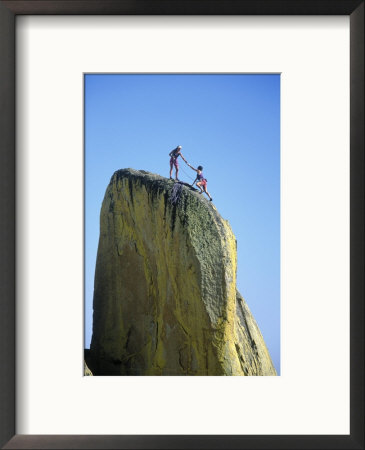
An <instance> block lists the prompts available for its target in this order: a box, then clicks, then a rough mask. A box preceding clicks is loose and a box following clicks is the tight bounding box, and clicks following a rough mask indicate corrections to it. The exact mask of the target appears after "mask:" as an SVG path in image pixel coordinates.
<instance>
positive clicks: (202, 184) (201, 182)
mask: <svg viewBox="0 0 365 450" xmlns="http://www.w3.org/2000/svg"><path fill="white" fill-rule="evenodd" d="M198 183H200V186H205V187H207V180H200V181H198Z"/></svg>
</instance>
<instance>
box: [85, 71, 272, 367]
mask: <svg viewBox="0 0 365 450" xmlns="http://www.w3.org/2000/svg"><path fill="white" fill-rule="evenodd" d="M177 145H181V146H182V154H183V155H184V156H185V158H186V159H187V161H188V162H189V163H190V164H191V165H192V166H194V167H197V166H198V165H199V164H200V165H202V166H203V167H204V175H205V177H206V178H207V179H208V190H209V192H210V194H211V195H212V197H213V199H214V202H213V203H214V205H215V206H216V208H217V209H218V211H219V212H220V214H221V215H222V217H223V218H224V219H226V220H228V221H229V223H230V225H231V227H232V230H233V232H234V234H235V236H236V239H237V256H238V269H237V287H238V290H239V291H240V293H241V294H242V296H243V297H244V298H245V300H246V302H247V304H248V306H249V308H250V309H251V312H252V314H253V315H254V317H255V319H256V321H257V323H258V325H259V328H260V330H261V332H262V334H263V336H264V339H265V342H266V345H267V347H268V349H269V352H270V355H271V357H272V359H273V362H274V365H275V367H276V370H277V371H278V373H280V75H277V74H265V75H264V74H257V75H255V74H252V75H248V74H244V75H241V74H235V75H230V74H226V75H225V74H206V75H203V74H202V75H195V74H185V75H184V74H181V75H178V74H173V75H170V74H166V75H158V74H156V75H153V74H151V75H146V74H136V75H132V74H131V75H122V74H121V75H119V74H105V75H104V74H103V75H102V74H88V75H85V347H86V348H88V347H89V345H90V340H91V334H92V298H93V283H94V271H95V262H96V253H97V245H98V239H99V214H100V208H101V204H102V201H103V197H104V193H105V190H106V187H107V185H108V183H109V181H110V178H111V176H112V175H113V173H114V172H115V171H116V170H118V169H122V168H127V167H131V168H134V169H143V170H147V171H149V172H153V173H157V174H160V175H162V176H166V177H168V176H169V157H168V153H169V152H170V151H171V150H172V149H173V148H175V147H176V146H177ZM180 168H181V169H182V170H181V171H180V174H179V178H180V179H182V180H184V181H187V182H189V181H190V182H192V180H193V179H194V178H195V176H194V173H195V172H193V171H192V170H191V169H189V168H188V167H187V166H186V165H185V163H184V162H183V161H182V160H180Z"/></svg>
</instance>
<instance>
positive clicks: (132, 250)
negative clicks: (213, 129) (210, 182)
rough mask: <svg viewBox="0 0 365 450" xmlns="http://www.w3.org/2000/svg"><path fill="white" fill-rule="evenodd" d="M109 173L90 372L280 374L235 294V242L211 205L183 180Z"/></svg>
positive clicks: (130, 171)
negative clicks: (177, 189)
mask: <svg viewBox="0 0 365 450" xmlns="http://www.w3.org/2000/svg"><path fill="white" fill-rule="evenodd" d="M173 186H174V182H173V181H171V180H168V179H166V178H163V177H161V176H159V175H155V174H151V173H148V172H145V171H137V170H133V169H123V170H119V171H117V172H115V173H114V175H113V176H112V178H111V181H110V184H109V186H108V187H107V190H106V193H105V197H104V201H103V204H102V208H101V215H100V239H99V247H98V255H97V262H96V271H95V288H94V316H93V336H92V342H91V350H90V358H91V361H90V362H88V365H89V367H90V369H91V371H92V373H93V375H276V372H275V369H274V367H273V364H272V361H271V358H270V356H269V353H268V351H267V348H266V345H265V343H264V340H263V338H262V335H261V333H260V331H259V329H258V327H257V324H256V322H255V320H254V318H253V317H252V315H251V313H250V311H249V309H248V307H247V304H246V303H245V301H244V300H243V298H242V297H241V296H240V294H239V293H238V292H237V290H236V268H237V254H236V240H235V236H234V235H233V233H232V230H231V228H230V226H229V224H228V222H227V221H226V220H224V219H223V218H222V217H221V216H220V214H219V213H218V212H217V210H216V208H215V207H214V205H213V204H212V203H211V202H209V201H207V199H206V198H204V197H203V196H202V195H200V194H198V192H197V191H195V190H194V189H193V188H191V187H189V186H188V185H184V186H183V187H182V190H181V196H180V199H179V200H178V202H177V203H176V204H172V203H171V198H172V196H171V193H172V189H173Z"/></svg>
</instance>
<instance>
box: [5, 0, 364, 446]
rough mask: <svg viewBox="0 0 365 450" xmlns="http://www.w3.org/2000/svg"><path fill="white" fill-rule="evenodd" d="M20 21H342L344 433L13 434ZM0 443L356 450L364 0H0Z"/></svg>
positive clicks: (359, 440) (360, 387)
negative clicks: (346, 149)
mask: <svg viewBox="0 0 365 450" xmlns="http://www.w3.org/2000/svg"><path fill="white" fill-rule="evenodd" d="M24 14H26V15H27V14H43V15H57V14H72V15H74V14H76V15H79V14H84V15H90V14H97V15H102V14H108V15H114V14H123V15H139V14H141V15H157V14H159V15H177V14H187V15H191V14H195V15H203V14H204V15H227V14H229V15H347V16H349V18H350V47H351V48H350V72H351V73H350V82H351V85H350V101H351V105H350V108H351V110H350V120H351V123H350V170H351V174H350V434H349V435H313V436H308V435H304V436H301V435H272V436H268V435H257V436H253V435H218V436H216V435H200V436H195V435H194V436H188V435H158V436H157V435H153V436H152V435H151V436H147V435H88V436H83V435H57V436H55V435H37V436H35V435H16V430H15V414H16V406H15V400H16V392H15V375H16V366H15V307H16V304H15V298H16V278H15V275H16V273H15V263H16V255H15V252H16V242H15V234H16V233H15V230H16V215H15V200H16V191H15V177H16V174H15V162H16V154H15V144H16V137H15V136H16V130H15V113H16V111H15V96H16V92H15V69H16V68H15V29H16V23H15V19H16V16H17V15H24ZM0 186H1V190H0V245H1V247H0V445H2V448H6V449H15V448H16V449H28V448H33V449H35V448H39V449H53V448H64V449H76V448H79V449H141V448H144V449H185V448H186V449H187V448H189V449H198V448H199V449H223V448H224V449H251V448H252V449H364V268H365V267H364V253H365V252H364V234H365V232H364V231H365V229H364V198H365V197H364V0H247V1H246V0H40V1H39V0H38V1H33V0H27V1H22V0H9V1H5V0H0Z"/></svg>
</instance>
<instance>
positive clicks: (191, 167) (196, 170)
mask: <svg viewBox="0 0 365 450" xmlns="http://www.w3.org/2000/svg"><path fill="white" fill-rule="evenodd" d="M186 164H187V165H188V166H189V167H190V169H193V170H195V172H198V169H195V167H193V166H191V165H190V164H189V163H188V162H187V163H186Z"/></svg>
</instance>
